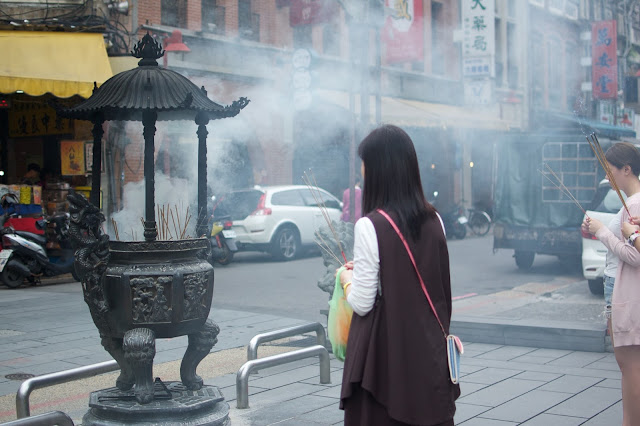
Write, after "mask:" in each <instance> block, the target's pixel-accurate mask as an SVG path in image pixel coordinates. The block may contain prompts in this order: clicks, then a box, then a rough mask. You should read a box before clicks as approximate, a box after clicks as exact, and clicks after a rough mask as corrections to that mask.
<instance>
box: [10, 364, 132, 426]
mask: <svg viewBox="0 0 640 426" xmlns="http://www.w3.org/2000/svg"><path fill="white" fill-rule="evenodd" d="M119 368H120V367H119V366H118V363H117V362H116V361H115V360H111V361H105V362H101V363H98V364H91V365H86V366H84V367H78V368H73V369H71V370H65V371H58V372H56V373H50V374H43V375H42V376H36V377H32V378H31V379H27V380H25V381H24V382H22V384H21V385H20V388H19V389H18V392H17V393H16V417H17V418H18V419H23V418H25V417H29V416H30V415H31V414H30V410H29V396H30V395H31V392H33V391H34V390H35V389H40V388H46V387H48V386H53V385H59V384H61V383H67V382H70V381H72V380H77V379H86V378H87V377H93V376H97V375H98V374H103V373H110V372H112V371H115V370H117V369H119ZM25 424H26V423H25ZM29 424H31V423H29Z"/></svg>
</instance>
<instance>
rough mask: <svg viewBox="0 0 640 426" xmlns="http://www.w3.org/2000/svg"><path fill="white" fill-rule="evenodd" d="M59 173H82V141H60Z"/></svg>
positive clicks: (66, 174)
mask: <svg viewBox="0 0 640 426" xmlns="http://www.w3.org/2000/svg"><path fill="white" fill-rule="evenodd" d="M60 174H61V175H63V176H78V175H84V174H85V170H84V142H78V141H60Z"/></svg>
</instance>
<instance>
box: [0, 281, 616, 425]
mask: <svg viewBox="0 0 640 426" xmlns="http://www.w3.org/2000/svg"><path fill="white" fill-rule="evenodd" d="M568 288H569V286H568V284H567V285H559V288H557V289H555V290H557V291H561V290H563V289H564V290H565V291H566V289H568ZM0 293H1V297H0V322H1V324H2V325H0V422H5V421H9V420H13V419H15V392H16V390H17V388H18V386H19V384H20V382H19V381H12V380H9V379H7V378H5V376H6V375H9V374H16V373H29V374H44V373H49V372H55V371H60V370H65V369H70V368H75V367H78V366H81V365H89V364H93V363H97V362H100V361H105V360H108V359H110V358H109V355H108V354H107V353H106V351H104V349H103V348H102V346H101V345H100V341H99V338H98V333H97V330H96V329H95V326H94V325H93V322H92V321H91V319H90V317H89V313H88V309H87V308H86V304H85V303H84V301H83V300H82V295H81V292H80V289H79V284H77V283H76V284H60V285H56V286H43V287H35V288H25V289H18V290H13V291H1V292H0ZM545 294H546V293H538V294H536V293H535V292H531V294H530V297H531V299H530V300H529V303H527V304H521V305H520V309H526V308H527V306H530V305H531V304H533V303H539V302H540V297H543V298H548V299H550V300H555V301H556V302H558V301H559V298H558V297H556V298H554V297H552V295H551V296H545ZM567 298H568V299H570V298H571V297H567ZM516 299H518V300H520V299H522V297H518V298H516ZM487 300H489V299H486V298H485V299H478V300H476V301H475V303H480V306H485V305H482V303H484V302H486V301H487ZM493 300H497V301H503V302H504V301H505V300H509V297H503V296H496V297H495V298H494V299H493ZM465 303H469V305H470V302H465ZM501 303H502V302H501ZM518 303H521V302H518ZM597 303H599V302H594V303H593V304H591V303H590V304H589V306H590V305H593V306H594V308H593V309H596V308H595V307H596V306H597ZM459 305H460V303H456V304H455V306H459ZM51 306H55V308H51ZM464 306H468V305H464ZM509 308H510V306H509V305H508V304H507V303H506V302H504V303H503V304H502V305H501V308H500V309H497V308H496V309H495V310H494V312H491V315H493V316H494V317H501V315H503V316H502V317H504V315H506V314H504V312H508V311H509V310H510V309H509ZM511 308H512V309H511V310H513V309H515V308H513V306H511ZM483 309H484V308H483ZM555 309H560V310H561V309H562V306H561V305H557V306H555ZM475 316H476V317H478V318H479V317H480V316H479V315H478V312H476V314H475ZM210 318H211V319H213V320H214V321H215V322H217V323H218V324H219V325H220V327H221V333H220V335H219V342H218V344H217V345H216V346H215V347H214V349H213V352H212V353H211V354H210V355H209V356H207V357H206V358H205V360H204V361H203V363H202V364H201V366H200V367H199V369H198V373H199V374H200V375H201V376H202V377H203V378H204V379H205V382H206V383H207V384H212V385H215V386H218V387H219V388H220V389H221V391H222V392H223V394H224V396H225V398H226V400H227V402H228V403H229V405H230V407H231V412H230V417H231V420H232V425H273V424H278V425H332V424H341V423H342V412H341V411H340V410H339V409H338V397H339V392H340V382H341V377H342V363H341V362H339V361H337V360H335V359H334V358H333V357H332V359H331V384H329V385H322V384H320V383H319V366H318V361H317V359H315V358H310V359H306V360H302V361H298V362H294V363H290V364H286V365H282V366H278V367H272V368H268V369H263V370H261V371H260V373H259V374H257V375H251V377H250V379H249V405H250V408H248V409H244V410H240V409H237V408H236V407H235V406H236V401H235V397H236V396H235V392H236V391H235V380H236V372H237V370H238V369H239V368H240V366H241V365H242V364H243V363H244V362H245V361H246V349H245V348H246V345H247V344H248V342H249V340H250V339H251V337H253V336H254V335H256V334H258V333H262V332H265V331H269V330H274V329H280V328H285V327H290V326H293V325H298V324H302V323H303V322H302V321H300V320H297V319H291V318H282V317H277V316H273V315H264V314H256V313H251V312H243V311H233V310H219V309H213V310H212V312H211V315H210ZM507 319H509V318H507ZM560 320H561V319H558V318H556V319H555V320H554V321H560ZM594 321H595V319H594ZM556 325H558V326H559V325H560V322H557V324H556ZM314 340H315V339H313V338H310V337H307V338H302V339H301V340H297V341H296V340H295V339H294V340H292V339H287V340H283V341H279V342H272V343H271V344H267V345H265V346H264V347H262V346H261V347H260V350H259V356H261V357H262V356H266V355H270V354H273V353H278V352H283V351H290V350H295V349H298V348H300V347H302V346H303V345H311V344H313V343H314ZM471 340H472V339H466V345H465V349H466V351H465V355H464V356H463V360H462V373H463V377H462V381H461V383H462V385H461V386H462V387H461V389H462V396H461V397H460V399H459V400H458V403H457V407H458V411H457V414H456V418H455V420H456V424H464V425H465V426H471V425H498V426H499V425H517V424H525V425H544V426H547V425H549V426H556V425H559V426H562V425H581V424H584V425H616V424H621V421H622V409H621V392H620V372H619V369H618V366H617V364H616V362H615V358H614V356H613V354H611V353H607V352H582V351H574V350H570V349H544V348H543V349H541V348H538V347H526V346H511V345H504V344H487V343H471ZM185 348H186V338H185V337H179V338H175V339H163V340H158V342H157V355H156V361H155V362H156V364H155V366H154V373H155V375H157V376H160V377H162V378H163V379H165V380H176V377H175V375H176V374H177V371H178V368H179V361H178V360H180V359H181V358H182V355H183V353H184V350H185ZM115 377H116V374H115V373H110V374H106V375H102V376H98V377H94V378H90V379H85V380H83V381H80V382H73V383H69V384H65V385H59V386H55V387H50V388H46V389H43V390H40V391H36V392H34V393H33V395H32V397H31V408H32V414H38V413H42V412H47V411H52V410H62V411H65V412H67V413H69V414H70V415H71V416H72V418H73V419H74V421H76V422H77V423H79V422H80V420H81V418H82V415H83V414H84V412H85V411H86V409H87V403H88V393H89V392H91V391H92V390H97V389H103V388H106V387H110V386H112V385H113V382H114V380H115Z"/></svg>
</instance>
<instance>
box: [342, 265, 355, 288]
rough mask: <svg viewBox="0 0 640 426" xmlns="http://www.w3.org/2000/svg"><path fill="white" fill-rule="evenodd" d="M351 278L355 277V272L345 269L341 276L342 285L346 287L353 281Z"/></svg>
mask: <svg viewBox="0 0 640 426" xmlns="http://www.w3.org/2000/svg"><path fill="white" fill-rule="evenodd" d="M351 277H353V270H352V269H344V270H343V271H342V273H341V274H340V284H341V285H343V286H344V285H345V284H346V283H348V282H349V281H351Z"/></svg>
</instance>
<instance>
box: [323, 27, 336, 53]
mask: <svg viewBox="0 0 640 426" xmlns="http://www.w3.org/2000/svg"><path fill="white" fill-rule="evenodd" d="M322 52H323V53H324V54H325V55H331V56H340V28H339V27H338V25H336V24H325V26H324V28H323V29H322Z"/></svg>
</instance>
